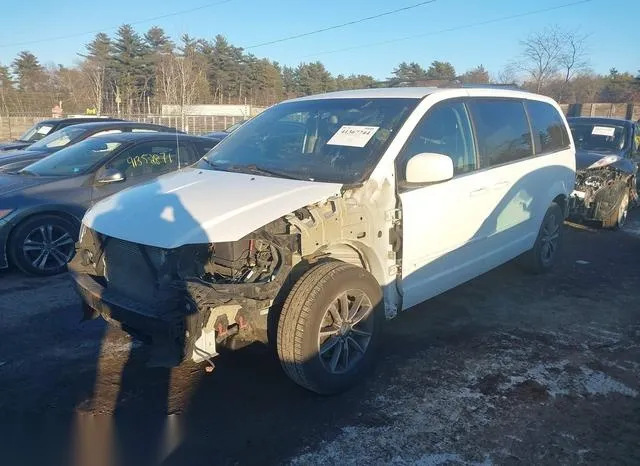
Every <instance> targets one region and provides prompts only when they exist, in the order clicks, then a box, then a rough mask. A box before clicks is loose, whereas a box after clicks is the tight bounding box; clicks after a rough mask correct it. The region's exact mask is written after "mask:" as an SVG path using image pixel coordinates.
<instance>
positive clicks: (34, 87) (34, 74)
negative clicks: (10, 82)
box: [12, 51, 46, 92]
mask: <svg viewBox="0 0 640 466" xmlns="http://www.w3.org/2000/svg"><path fill="white" fill-rule="evenodd" d="M12 67H13V75H14V76H15V78H16V80H17V82H18V89H20V90H21V91H25V92H37V91H42V90H44V89H43V87H44V85H45V84H46V76H45V72H44V68H43V67H42V65H41V64H40V62H39V61H38V59H37V58H36V56H35V55H34V54H32V53H31V52H26V51H22V52H20V53H19V54H18V56H17V57H16V59H15V60H14V61H13V63H12Z"/></svg>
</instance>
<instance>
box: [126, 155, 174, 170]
mask: <svg viewBox="0 0 640 466" xmlns="http://www.w3.org/2000/svg"><path fill="white" fill-rule="evenodd" d="M127 163H128V164H129V165H130V166H131V167H133V168H137V167H141V166H142V165H166V164H170V163H173V159H172V158H171V154H168V153H165V152H162V153H160V154H142V155H136V156H135V157H128V158H127Z"/></svg>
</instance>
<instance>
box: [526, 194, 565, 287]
mask: <svg viewBox="0 0 640 466" xmlns="http://www.w3.org/2000/svg"><path fill="white" fill-rule="evenodd" d="M563 233H564V214H563V212H562V208H561V207H560V206H559V205H558V204H557V203H555V202H552V203H551V205H550V206H549V208H548V209H547V212H546V213H545V215H544V218H543V220H542V224H541V225H540V230H539V231H538V236H537V238H536V242H535V243H534V245H533V248H531V249H530V250H529V251H527V252H526V253H525V254H523V256H522V265H523V266H524V267H525V269H527V270H528V271H529V272H531V273H534V274H540V273H545V272H548V271H549V270H551V269H552V268H553V266H554V265H555V263H556V261H557V259H558V254H559V251H560V249H561V247H562V240H563Z"/></svg>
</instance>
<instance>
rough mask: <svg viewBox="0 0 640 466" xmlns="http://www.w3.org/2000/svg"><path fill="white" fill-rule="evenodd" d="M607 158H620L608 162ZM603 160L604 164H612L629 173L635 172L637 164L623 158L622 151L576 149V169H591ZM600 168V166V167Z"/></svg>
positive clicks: (611, 165)
mask: <svg viewBox="0 0 640 466" xmlns="http://www.w3.org/2000/svg"><path fill="white" fill-rule="evenodd" d="M605 158H611V159H614V158H616V159H618V160H615V161H611V162H608V161H606V160H604V159H605ZM599 161H602V162H604V164H603V165H602V166H603V167H604V166H610V167H612V168H616V169H618V170H621V171H623V172H627V173H635V172H636V165H635V164H634V163H633V162H631V161H630V160H629V159H626V158H623V155H622V153H621V152H615V151H606V152H605V151H602V152H600V151H587V150H582V149H577V150H576V170H577V171H584V170H587V169H589V168H590V167H591V166H592V165H593V164H594V163H596V162H599ZM598 168H600V167H598Z"/></svg>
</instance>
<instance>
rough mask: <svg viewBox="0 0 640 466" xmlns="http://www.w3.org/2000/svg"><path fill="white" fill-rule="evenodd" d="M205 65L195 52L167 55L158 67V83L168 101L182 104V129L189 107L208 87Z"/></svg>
mask: <svg viewBox="0 0 640 466" xmlns="http://www.w3.org/2000/svg"><path fill="white" fill-rule="evenodd" d="M204 69H205V68H204V66H203V64H202V63H200V61H199V60H198V57H196V56H194V55H193V54H188V55H185V56H180V55H174V54H171V55H166V56H165V57H163V59H162V60H161V62H160V65H159V67H158V84H159V86H160V89H161V93H162V95H163V97H164V100H165V102H166V103H169V104H177V105H179V106H180V116H181V119H182V129H185V116H186V111H187V107H188V106H189V105H191V104H192V103H193V102H194V101H195V98H196V97H197V96H198V95H199V94H200V93H201V91H202V89H203V88H206V87H207V81H206V75H205V71H204Z"/></svg>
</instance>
